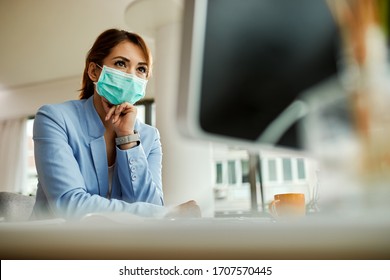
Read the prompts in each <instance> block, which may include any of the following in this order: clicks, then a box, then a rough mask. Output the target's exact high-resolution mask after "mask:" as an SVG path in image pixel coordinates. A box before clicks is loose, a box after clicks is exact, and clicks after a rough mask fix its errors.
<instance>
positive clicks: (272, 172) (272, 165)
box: [268, 159, 277, 182]
mask: <svg viewBox="0 0 390 280" xmlns="http://www.w3.org/2000/svg"><path fill="white" fill-rule="evenodd" d="M268 180H269V181H272V182H274V181H276V180H277V173H276V160H275V159H269V160H268Z"/></svg>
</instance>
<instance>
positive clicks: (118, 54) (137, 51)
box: [95, 41, 149, 113]
mask: <svg viewBox="0 0 390 280" xmlns="http://www.w3.org/2000/svg"><path fill="white" fill-rule="evenodd" d="M103 65H106V66H108V67H111V68H114V69H117V70H120V71H123V72H125V73H128V74H134V75H136V76H138V77H140V78H142V79H146V78H147V74H148V71H149V69H148V64H147V63H146V57H145V55H144V53H143V51H142V49H141V48H140V47H139V46H137V45H135V44H134V43H132V42H130V41H122V42H121V43H119V44H118V45H116V46H115V47H114V48H113V49H112V50H111V52H110V54H109V55H108V56H107V57H106V58H105V59H104V60H103ZM103 65H101V66H103ZM96 71H98V75H99V76H100V73H101V69H100V68H99V67H97V68H96ZM98 78H99V77H98ZM95 95H98V94H97V93H96V92H95ZM96 97H99V98H100V99H101V104H102V107H103V109H104V111H105V112H106V113H107V112H108V110H109V109H110V108H111V107H112V104H110V103H109V102H108V101H107V99H105V98H104V97H101V96H100V95H98V96H96Z"/></svg>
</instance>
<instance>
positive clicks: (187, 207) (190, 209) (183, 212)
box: [165, 200, 202, 218]
mask: <svg viewBox="0 0 390 280" xmlns="http://www.w3.org/2000/svg"><path fill="white" fill-rule="evenodd" d="M165 217H166V218H200V217H202V213H201V211H200V207H199V206H198V204H197V203H196V201H194V200H190V201H187V202H185V203H182V204H180V205H178V206H176V207H174V208H173V209H172V210H171V211H170V212H169V213H168V214H167V215H166V216H165Z"/></svg>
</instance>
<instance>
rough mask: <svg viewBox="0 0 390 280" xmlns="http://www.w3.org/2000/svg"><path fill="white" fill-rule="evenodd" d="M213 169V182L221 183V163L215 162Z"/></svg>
mask: <svg viewBox="0 0 390 280" xmlns="http://www.w3.org/2000/svg"><path fill="white" fill-rule="evenodd" d="M215 169H216V170H215V171H216V177H215V178H216V179H215V183H217V184H222V183H223V173H222V163H221V162H217V163H216V164H215Z"/></svg>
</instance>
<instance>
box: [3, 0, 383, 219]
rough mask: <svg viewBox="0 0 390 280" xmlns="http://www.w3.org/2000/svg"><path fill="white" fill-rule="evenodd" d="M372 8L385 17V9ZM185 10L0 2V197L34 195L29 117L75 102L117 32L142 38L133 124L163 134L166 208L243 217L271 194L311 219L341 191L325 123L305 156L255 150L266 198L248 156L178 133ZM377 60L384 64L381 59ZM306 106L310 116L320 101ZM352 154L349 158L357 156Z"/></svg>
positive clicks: (165, 1)
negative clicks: (297, 195) (146, 51)
mask: <svg viewBox="0 0 390 280" xmlns="http://www.w3.org/2000/svg"><path fill="white" fill-rule="evenodd" d="M341 2H345V1H340V3H341ZM363 2H364V1H363ZM379 2H381V5H382V6H381V7H382V8H383V7H384V8H383V9H382V11H383V13H384V14H387V11H388V5H387V1H378V3H379ZM243 4H244V2H243ZM183 8H184V1H181V0H114V1H108V0H82V1H80V0H68V1H60V0H36V1H30V0H0V38H1V45H0V50H1V51H0V191H9V192H17V193H22V194H26V195H34V194H35V191H36V183H37V177H36V170H35V165H34V153H33V142H32V139H31V137H32V125H33V121H34V115H35V112H36V111H37V109H38V108H39V107H40V106H42V105H43V104H47V103H59V102H63V101H66V100H70V99H77V98H78V90H79V89H80V85H81V76H82V72H83V69H84V60H85V56H86V53H87V52H88V50H89V48H90V47H91V46H92V44H93V42H94V40H95V39H96V37H97V36H98V35H99V34H100V33H101V32H103V31H104V30H106V29H108V28H113V27H114V28H120V29H126V30H128V31H132V32H137V33H139V34H140V35H142V36H143V37H144V38H145V39H146V41H147V43H148V44H149V45H150V47H151V49H152V53H153V56H154V72H153V76H152V78H151V80H150V82H149V84H148V88H147V94H146V97H145V99H144V100H142V101H141V102H140V103H139V104H138V107H139V112H140V114H139V118H140V119H141V120H143V121H144V122H146V123H149V124H151V125H154V126H156V127H157V128H158V129H159V130H160V133H161V141H162V144H163V153H164V157H163V185H164V194H165V200H166V204H167V205H174V204H178V203H181V202H183V201H186V200H189V199H195V200H197V201H198V203H199V204H200V206H201V208H202V211H203V213H204V216H206V217H214V216H223V215H227V216H228V215H244V214H245V213H250V212H251V211H252V210H254V208H256V209H264V207H265V206H266V204H268V203H269V202H270V201H271V200H272V199H273V195H274V194H276V193H283V192H302V193H304V194H305V196H306V200H307V204H308V205H312V206H313V205H314V206H313V207H312V210H313V211H318V208H317V205H315V204H317V201H318V200H320V201H321V198H322V199H324V200H326V199H327V198H328V199H334V197H335V196H338V195H339V194H341V193H343V192H344V191H345V190H347V191H346V192H348V189H344V190H342V189H340V188H337V187H335V185H334V184H333V183H329V185H331V187H329V190H331V191H328V192H327V191H326V189H325V191H324V188H322V189H321V186H320V182H319V172H320V170H321V168H322V167H320V165H319V162H318V160H319V157H321V156H323V154H324V151H326V149H325V148H327V147H328V148H330V149H329V150H331V151H333V153H334V154H337V153H338V154H339V155H340V153H339V152H340V149H338V148H337V143H336V142H333V140H332V141H327V142H326V143H324V142H321V141H322V140H323V139H324V137H323V136H324V135H320V134H321V133H320V132H321V131H322V132H323V131H327V129H328V128H329V123H328V122H325V123H324V122H323V121H322V119H319V118H318V114H317V115H315V114H314V118H313V117H312V118H309V122H308V123H306V124H305V127H306V128H307V127H309V128H310V129H312V130H311V131H313V133H312V134H311V137H308V138H307V139H306V143H305V144H306V147H307V148H308V149H307V150H306V151H305V152H302V151H299V150H295V149H286V148H279V147H273V148H271V149H270V148H268V149H259V150H258V151H256V153H257V154H258V155H260V157H259V159H260V173H256V175H255V177H254V179H253V178H252V179H253V180H252V187H253V184H255V188H256V189H257V190H258V189H259V187H260V184H261V186H262V189H263V197H260V193H259V191H257V192H256V193H253V192H251V188H250V186H251V182H250V181H251V176H252V175H253V171H252V168H253V166H252V165H251V162H250V156H249V151H248V149H245V147H237V146H235V145H231V143H230V142H229V143H224V142H223V141H207V140H204V139H194V138H186V137H183V136H182V135H181V133H180V132H179V131H178V129H177V115H176V111H177V107H178V106H180V104H178V103H177V99H178V98H177V97H178V94H179V93H178V83H179V79H180V62H181V61H180V59H181V40H182V33H181V31H182V22H183ZM336 10H337V9H335V11H336ZM386 26H387V25H386ZM386 28H387V27H386ZM384 30H385V29H384ZM386 44H387V42H386ZM374 52H376V54H377V53H378V52H377V51H375V50H374ZM375 59H377V56H375V57H374V60H373V61H375ZM379 59H380V61H382V62H387V57H386V56H384V57H383V56H382V57H380V58H379ZM354 69H355V68H354ZM347 72H348V71H347ZM352 72H353V71H352ZM348 73H350V72H348ZM331 87H332V86H331ZM333 89H334V84H333ZM343 89H344V88H343ZM327 90H329V88H327V89H325V90H324V87H321V88H319V89H316V90H315V95H314V96H317V97H318V96H320V97H321V92H323V91H325V92H326V91H327ZM335 91H336V92H337V91H340V88H336V90H335ZM305 96H313V95H305ZM306 100H307V102H308V104H309V105H310V106H311V107H310V108H315V107H316V106H318V104H324V103H323V102H321V100H325V99H321V98H320V99H318V98H314V99H313V98H309V97H308V98H307V99H306ZM335 100H337V98H336V99H331V100H329V102H328V103H326V104H331V103H332V102H335ZM328 109H329V107H327V108H325V109H324V110H325V111H326V110H328ZM317 112H320V111H319V110H318V111H317ZM330 114H331V115H332V113H330ZM323 116H324V115H321V117H323ZM313 120H314V124H313ZM321 125H324V127H323V130H322V129H319V128H321ZM333 127H334V126H333ZM315 131H317V133H314V132H315ZM343 131H345V130H343ZM319 133H320V134H319ZM336 134H337V132H336ZM342 135H343V134H342ZM325 136H329V135H325ZM318 137H320V139H319V138H318ZM348 139H349V138H348ZM343 140H345V138H343V139H342V141H343ZM349 140H350V139H349ZM349 140H348V141H349ZM313 143H315V145H312V144H313ZM343 143H345V142H343ZM354 143H355V142H354ZM351 145H353V143H352V144H351V143H350V142H348V144H347V145H346V146H347V147H353V146H351ZM308 151H310V152H311V153H308ZM344 151H346V150H344ZM252 152H253V151H252ZM321 152H322V154H321ZM319 153H320V154H319ZM341 153H342V152H341ZM351 153H353V156H356V151H352V152H351ZM325 154H326V155H330V154H329V153H325ZM353 156H352V157H353ZM332 160H333V158H332V159H330V161H329V162H330V163H331V164H330V165H331V166H332V165H333V161H332ZM333 166H334V165H333ZM254 182H255V183H254ZM332 186H333V188H332ZM353 191H355V189H354V190H353ZM321 194H322V196H321ZM253 195H255V196H257V197H256V200H255V202H254V199H253ZM254 203H255V205H254Z"/></svg>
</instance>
